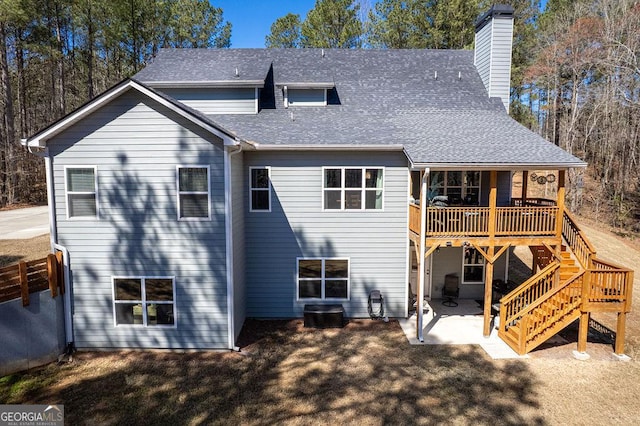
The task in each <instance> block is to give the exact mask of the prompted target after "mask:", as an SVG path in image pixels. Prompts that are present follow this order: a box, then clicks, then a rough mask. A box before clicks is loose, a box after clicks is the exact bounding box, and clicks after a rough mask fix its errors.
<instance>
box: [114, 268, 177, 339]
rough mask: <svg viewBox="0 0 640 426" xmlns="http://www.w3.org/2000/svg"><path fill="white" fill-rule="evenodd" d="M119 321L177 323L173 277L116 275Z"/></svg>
mask: <svg viewBox="0 0 640 426" xmlns="http://www.w3.org/2000/svg"><path fill="white" fill-rule="evenodd" d="M113 316H114V322H115V325H139V326H144V327H175V325H176V315H175V279H174V278H173V277H114V278H113Z"/></svg>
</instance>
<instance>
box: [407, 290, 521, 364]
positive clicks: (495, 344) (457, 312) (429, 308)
mask: <svg viewBox="0 0 640 426" xmlns="http://www.w3.org/2000/svg"><path fill="white" fill-rule="evenodd" d="M457 302H458V306H455V307H448V306H444V305H443V304H442V300H441V299H433V300H430V301H425V309H424V322H423V324H424V328H423V337H424V342H420V341H419V340H418V338H417V337H416V316H415V313H414V314H413V315H411V316H410V317H409V318H405V319H400V326H401V327H402V330H403V331H404V333H405V335H406V336H407V339H408V340H409V343H410V344H412V345H480V346H481V347H482V349H484V351H485V352H486V353H487V354H488V355H489V356H490V357H491V358H493V359H507V358H527V357H528V356H527V355H525V356H520V355H518V354H517V353H516V352H514V351H513V350H512V349H511V348H510V347H509V346H508V345H507V344H506V343H505V342H504V341H502V339H500V337H498V330H497V329H496V328H495V327H492V329H491V335H490V336H489V337H484V336H483V335H482V328H483V316H482V308H481V307H480V305H479V304H478V302H476V301H475V300H471V299H459V300H457Z"/></svg>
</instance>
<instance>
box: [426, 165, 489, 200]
mask: <svg viewBox="0 0 640 426" xmlns="http://www.w3.org/2000/svg"><path fill="white" fill-rule="evenodd" d="M439 195H446V196H447V197H448V199H449V200H448V203H449V205H453V206H456V205H465V206H477V205H479V204H480V172H478V171H466V172H462V171H457V172H456V171H436V172H431V174H430V176H429V193H428V198H429V200H431V199H433V197H436V196H439Z"/></svg>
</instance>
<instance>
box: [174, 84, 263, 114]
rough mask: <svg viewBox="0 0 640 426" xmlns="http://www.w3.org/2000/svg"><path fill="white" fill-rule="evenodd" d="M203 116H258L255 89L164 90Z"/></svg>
mask: <svg viewBox="0 0 640 426" xmlns="http://www.w3.org/2000/svg"><path fill="white" fill-rule="evenodd" d="M162 91H163V92H164V93H166V94H167V95H169V96H171V97H173V98H175V99H177V100H179V101H180V102H182V103H184V104H185V105H187V106H190V107H191V108H194V109H196V110H198V111H200V112H202V113H203V114H257V113H258V101H257V96H256V89H255V88H195V89H190V88H180V89H162Z"/></svg>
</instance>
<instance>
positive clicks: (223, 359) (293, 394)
mask: <svg viewBox="0 0 640 426" xmlns="http://www.w3.org/2000/svg"><path fill="white" fill-rule="evenodd" d="M239 341H240V343H241V345H242V348H241V352H240V353H215V352H191V353H175V352H157V351H156V352H152V351H144V352H138V351H120V352H112V353H80V354H78V357H77V360H76V362H74V363H72V364H66V365H64V366H62V367H61V369H60V367H57V366H55V365H52V366H49V367H47V368H48V370H47V369H44V370H42V371H41V372H39V373H38V372H34V373H23V374H25V375H29V374H32V375H34V374H35V375H37V374H41V375H42V376H43V377H42V378H41V379H40V380H44V379H45V378H47V377H51V375H52V374H55V375H57V376H58V377H57V378H56V380H55V381H53V382H52V381H51V380H49V383H50V385H46V386H44V387H40V388H34V389H32V390H31V391H27V392H26V393H25V394H23V395H22V396H21V397H20V402H21V403H51V402H58V403H63V404H65V415H66V420H67V422H68V423H69V424H89V423H100V424H124V423H126V424H149V423H158V424H228V423H231V422H233V423H241V424H290V423H295V424H308V423H316V422H322V423H324V422H327V423H328V422H331V423H337V424H345V423H356V422H357V423H363V424H388V423H413V424H442V423H449V424H450V423H464V424H494V423H499V424H506V425H520V424H545V421H544V419H543V418H542V417H541V414H540V413H541V411H540V408H541V407H540V404H539V402H538V401H539V395H538V389H539V388H540V383H538V381H537V380H536V378H535V375H534V374H533V372H532V371H531V370H530V369H529V367H528V365H527V364H526V363H525V362H523V361H520V360H517V361H501V362H495V361H492V360H490V359H489V358H487V356H486V354H484V352H483V351H482V349H480V348H479V347H477V346H410V345H409V344H408V342H407V341H406V337H405V336H404V333H403V332H402V330H401V328H400V326H399V324H398V323H397V322H396V321H391V322H389V323H384V322H382V321H372V320H352V321H350V322H349V324H348V325H347V326H346V327H345V328H342V329H326V330H316V329H308V328H304V327H303V326H302V321H301V320H287V321H257V320H248V321H247V323H246V325H245V328H244V330H243V332H242V335H241V337H240V340H239ZM9 402H11V401H9Z"/></svg>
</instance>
